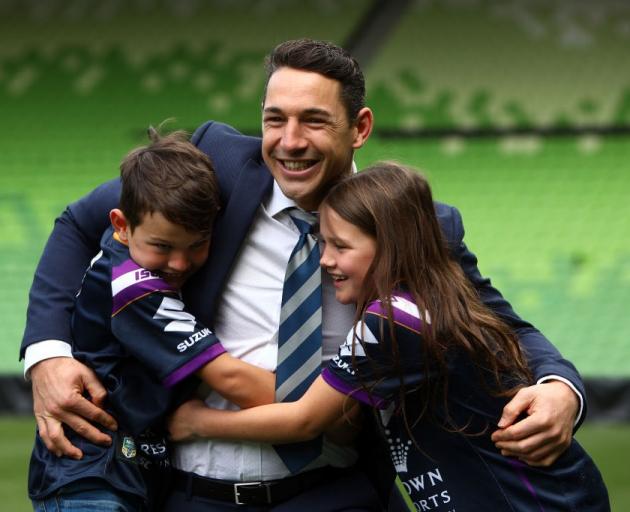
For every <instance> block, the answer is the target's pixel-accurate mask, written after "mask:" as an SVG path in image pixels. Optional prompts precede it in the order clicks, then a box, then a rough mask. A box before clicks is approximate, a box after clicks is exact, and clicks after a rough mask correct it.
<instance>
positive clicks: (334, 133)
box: [262, 68, 372, 210]
mask: <svg viewBox="0 0 630 512" xmlns="http://www.w3.org/2000/svg"><path fill="white" fill-rule="evenodd" d="M366 116H367V118H368V120H367V123H368V124H369V126H367V127H366V121H365V118H366ZM371 121H372V117H371V112H370V111H369V109H367V108H364V109H362V110H361V112H360V114H359V116H358V118H357V121H355V122H354V123H352V124H350V122H349V121H348V115H347V113H346V110H345V108H344V106H343V103H342V102H341V85H340V83H339V82H337V81H336V80H333V79H330V78H326V77H325V76H323V75H320V74H319V73H313V72H309V71H302V70H298V69H293V68H280V69H278V70H277V71H276V72H274V73H273V75H271V77H270V79H269V83H268V84H267V94H266V96H265V101H264V105H263V123H262V125H263V143H262V154H263V159H264V160H265V163H266V164H267V167H269V170H270V171H271V174H272V175H273V177H274V178H275V180H276V181H277V182H278V185H280V188H281V189H282V192H284V194H285V195H286V196H287V197H289V198H291V199H293V200H294V201H295V202H296V203H297V204H298V206H300V207H302V208H303V209H305V210H316V209H317V207H318V206H319V203H320V202H321V200H322V199H323V197H324V196H325V195H326V192H328V190H329V189H330V187H331V186H332V185H334V184H335V183H336V182H337V181H338V180H339V179H340V178H342V177H344V176H347V175H348V174H349V173H350V169H351V166H352V155H353V150H354V149H356V148H359V147H361V146H362V145H363V142H364V141H365V139H366V138H367V136H368V135H369V131H370V130H371Z"/></svg>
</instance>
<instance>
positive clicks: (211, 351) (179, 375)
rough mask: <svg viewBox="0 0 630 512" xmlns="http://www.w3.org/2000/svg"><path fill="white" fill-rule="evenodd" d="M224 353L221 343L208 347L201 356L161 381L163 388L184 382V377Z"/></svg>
mask: <svg viewBox="0 0 630 512" xmlns="http://www.w3.org/2000/svg"><path fill="white" fill-rule="evenodd" d="M224 352H225V349H224V348H223V345H221V343H218V342H217V343H214V344H213V345H210V346H209V347H208V348H207V349H206V350H204V351H203V352H202V353H201V354H199V355H197V356H195V357H194V358H192V359H191V360H190V361H188V362H187V363H185V364H183V365H182V366H180V367H179V368H177V370H175V371H174V372H173V373H171V374H170V375H169V376H168V377H166V378H165V379H164V380H163V381H162V384H164V386H165V387H167V388H170V387H172V386H174V385H175V384H177V383H178V382H180V381H182V380H184V379H185V378H186V377H188V376H190V375H191V374H193V373H195V372H196V371H197V370H199V368H201V367H202V366H204V365H205V364H206V363H209V362H210V361H212V360H213V359H216V358H217V357H219V356H220V355H221V354H223V353H224Z"/></svg>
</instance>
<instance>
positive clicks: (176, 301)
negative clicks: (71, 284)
mask: <svg viewBox="0 0 630 512" xmlns="http://www.w3.org/2000/svg"><path fill="white" fill-rule="evenodd" d="M111 330H112V333H113V334H114V336H116V338H117V339H118V340H119V342H120V343H121V345H122V346H123V347H124V348H125V350H127V351H128V352H129V353H130V354H131V355H133V356H134V357H135V358H136V359H137V360H138V361H140V362H142V363H143V364H144V365H146V366H147V367H149V368H150V369H151V370H152V371H153V372H155V373H156V375H157V376H158V377H159V379H160V380H161V381H162V382H163V384H164V385H165V386H167V387H171V386H174V385H175V384H177V383H178V382H180V381H182V380H183V379H185V378H186V377H188V376H189V375H192V374H193V373H194V372H196V371H197V370H199V369H200V368H201V367H202V366H204V365H205V364H206V363H209V362H210V361H212V360H213V359H215V358H216V357H217V356H219V355H221V354H223V353H224V352H225V349H224V348H223V346H222V345H221V343H220V342H219V340H218V338H217V337H216V336H215V335H214V333H213V332H212V331H211V330H210V329H209V328H207V327H205V326H204V325H202V324H200V323H199V322H197V320H196V318H195V317H194V316H193V315H192V314H191V313H189V312H188V311H186V309H185V306H184V303H183V302H182V301H181V300H180V296H179V293H178V291H177V290H176V289H174V288H173V287H172V286H170V285H169V284H168V283H167V282H165V281H164V280H163V279H161V278H160V277H159V276H158V275H157V274H154V273H152V272H150V271H148V270H146V269H143V268H141V267H139V266H138V265H136V264H135V263H134V262H133V261H132V260H127V261H126V262H124V263H123V264H121V265H119V266H118V267H114V268H113V269H112V318H111Z"/></svg>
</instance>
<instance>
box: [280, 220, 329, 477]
mask: <svg viewBox="0 0 630 512" xmlns="http://www.w3.org/2000/svg"><path fill="white" fill-rule="evenodd" d="M289 215H290V216H291V219H292V220H293V222H294V223H295V225H296V226H297V228H298V230H299V231H300V238H299V239H298V241H297V244H296V245H295V248H294V249H293V252H292V253H291V257H290V258H289V263H288V264H287V271H286V275H285V278H284V288H283V291H282V308H281V309H280V327H279V329H278V365H277V368H276V401H278V402H293V401H295V400H298V399H299V398H300V397H301V396H302V395H303V394H304V392H305V391H306V390H307V389H308V387H309V386H310V385H311V383H312V382H313V381H314V380H315V379H316V378H317V376H318V375H319V374H320V373H321V365H322V280H321V270H320V268H319V246H318V243H317V240H316V239H315V237H314V236H313V234H312V233H313V226H314V225H315V223H316V222H317V218H316V217H315V216H314V215H312V214H309V213H306V212H304V211H302V210H299V209H297V208H291V209H290V210H289ZM321 447H322V439H321V437H319V438H317V439H314V440H313V441H308V442H305V443H294V444H286V445H278V446H275V449H276V452H277V453H278V455H279V456H280V458H281V459H282V461H283V462H284V463H285V464H286V466H287V468H288V469H289V471H291V473H295V472H297V471H299V470H300V469H302V468H303V467H304V466H306V465H307V464H309V463H310V462H312V461H313V460H315V459H316V458H317V457H318V456H319V455H320V454H321Z"/></svg>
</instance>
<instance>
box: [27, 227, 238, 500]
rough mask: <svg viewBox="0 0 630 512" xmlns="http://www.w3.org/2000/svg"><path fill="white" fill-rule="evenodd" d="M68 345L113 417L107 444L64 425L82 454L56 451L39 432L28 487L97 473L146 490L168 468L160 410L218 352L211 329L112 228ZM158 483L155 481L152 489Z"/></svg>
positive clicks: (49, 486) (38, 492)
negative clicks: (93, 377)
mask: <svg viewBox="0 0 630 512" xmlns="http://www.w3.org/2000/svg"><path fill="white" fill-rule="evenodd" d="M72 327H73V335H74V343H73V354H74V356H75V357H76V358H77V359H78V360H80V361H81V362H83V363H85V364H86V365H87V366H89V367H90V368H92V369H93V370H94V371H95V373H96V374H97V376H98V377H99V379H100V380H101V382H102V383H103V385H104V386H105V388H106V389H107V404H106V409H107V410H108V411H109V412H110V413H111V414H112V415H113V416H114V417H115V418H116V419H117V421H118V426H119V427H118V431H117V432H109V431H107V433H108V434H110V435H111V436H112V438H113V440H114V442H113V443H112V446H111V447H102V446H97V445H94V444H92V443H89V442H88V441H86V440H85V439H83V438H82V437H80V436H79V435H77V434H76V433H75V432H73V431H72V430H70V429H66V430H65V432H66V435H67V436H68V438H69V439H70V441H71V442H72V443H73V444H74V445H75V446H77V447H79V448H80V449H81V450H82V451H83V454H84V456H83V458H82V459H81V460H78V461H77V460H72V459H69V458H65V457H62V458H57V457H56V456H55V455H54V454H51V453H50V452H49V451H48V450H47V449H46V446H45V445H44V443H43V441H42V440H41V438H40V437H39V435H37V436H36V441H35V447H34V449H33V454H32V457H31V464H30V469H29V496H30V497H31V498H33V499H41V498H44V497H46V496H47V495H49V494H51V493H52V492H54V491H56V490H57V489H59V488H61V487H63V486H64V485H67V484H68V483H70V482H73V481H75V480H78V479H84V478H101V479H104V480H106V481H107V482H108V483H109V484H110V485H112V486H113V487H115V488H116V489H118V490H120V491H124V492H129V493H133V494H136V495H139V496H141V497H143V498H144V499H148V497H149V496H152V495H153V493H156V492H157V491H158V490H159V488H160V486H161V485H162V484H161V483H160V479H161V478H162V476H163V475H164V470H165V469H168V467H169V458H168V452H167V446H166V443H165V441H164V418H165V416H166V414H167V413H168V412H169V411H170V410H172V409H173V408H174V407H175V406H177V405H178V404H179V403H180V402H182V401H183V400H185V399H186V398H187V397H189V396H190V394H191V393H192V392H193V391H194V389H195V388H196V387H197V385H198V384H199V381H198V380H197V379H196V378H195V377H191V376H192V374H193V373H194V372H195V371H197V370H198V369H200V368H201V367H202V366H203V365H205V364H206V363H208V362H209V361H211V360H213V359H214V358H216V357H217V356H218V355H220V354H222V353H223V352H225V350H224V348H223V347H222V345H221V344H220V343H219V341H218V339H217V338H216V336H215V335H214V334H213V333H212V332H211V331H210V330H209V329H208V328H207V327H205V326H203V325H200V324H199V323H198V322H197V321H196V319H195V317H194V316H193V315H192V314H190V313H188V312H187V311H186V310H185V308H184V304H183V302H182V301H181V297H180V294H179V291H178V290H177V289H175V288H173V287H172V286H171V285H169V284H168V283H167V282H165V281H164V280H163V279H161V278H160V277H159V276H158V275H157V274H154V273H153V272H150V271H148V270H146V269H143V268H141V267H139V266H138V265H137V264H136V263H135V262H134V261H133V260H132V259H131V258H130V256H129V250H128V248H127V246H126V245H123V244H122V243H120V242H119V241H118V240H117V239H116V238H115V236H114V233H113V231H112V230H111V229H109V230H108V231H107V232H106V233H105V234H104V236H103V238H102V239H101V252H100V253H99V254H98V255H97V256H96V257H95V258H94V259H93V260H92V263H91V265H90V268H89V269H88V271H87V272H86V274H85V277H84V280H83V284H82V286H81V290H80V292H79V294H78V295H77V299H76V306H75V311H74V314H73V323H72ZM154 486H157V489H156V488H154Z"/></svg>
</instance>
